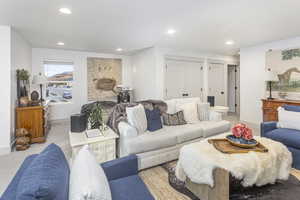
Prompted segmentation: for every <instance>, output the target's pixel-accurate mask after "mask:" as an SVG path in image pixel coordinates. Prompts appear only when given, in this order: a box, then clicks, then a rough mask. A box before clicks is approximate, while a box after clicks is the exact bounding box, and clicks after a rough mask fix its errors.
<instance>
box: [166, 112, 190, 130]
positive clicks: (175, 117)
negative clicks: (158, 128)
mask: <svg viewBox="0 0 300 200" xmlns="http://www.w3.org/2000/svg"><path fill="white" fill-rule="evenodd" d="M162 116H163V121H164V125H166V126H176V125H184V124H186V121H185V120H184V115H183V111H182V110H181V111H178V112H176V113H174V114H168V113H163V114H162Z"/></svg>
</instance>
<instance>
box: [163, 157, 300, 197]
mask: <svg viewBox="0 0 300 200" xmlns="http://www.w3.org/2000/svg"><path fill="white" fill-rule="evenodd" d="M175 165H176V162H171V163H167V164H164V165H162V168H163V169H165V170H166V171H167V172H168V179H169V184H170V185H171V186H172V187H173V188H174V189H175V190H176V191H178V192H180V193H182V194H184V195H185V196H188V197H189V198H190V199H191V200H200V199H199V198H197V197H196V196H195V195H194V194H193V193H192V192H190V191H189V190H188V189H187V188H186V187H185V183H184V182H182V181H180V180H178V179H177V178H176V176H175ZM229 199H230V200H287V199H288V200H299V199H300V181H299V180H298V179H297V178H296V177H295V176H293V175H290V177H289V179H288V180H287V181H278V182H276V184H272V185H271V184H270V185H266V186H263V187H249V188H244V187H242V186H241V184H240V182H239V181H238V180H236V179H234V178H233V177H230V198H229Z"/></svg>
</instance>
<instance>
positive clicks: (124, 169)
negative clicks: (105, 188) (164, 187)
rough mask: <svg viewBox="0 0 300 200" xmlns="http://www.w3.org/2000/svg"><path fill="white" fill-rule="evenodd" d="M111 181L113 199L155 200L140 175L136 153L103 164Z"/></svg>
mask: <svg viewBox="0 0 300 200" xmlns="http://www.w3.org/2000/svg"><path fill="white" fill-rule="evenodd" d="M101 166H102V168H103V170H104V172H105V174H106V177H107V179H108V181H109V186H110V191H111V194H112V199H113V200H141V199H143V200H154V198H153V196H152V195H151V193H150V192H149V190H148V189H147V187H146V185H145V184H144V182H143V181H142V179H141V178H140V177H139V175H138V160H137V156H136V155H130V156H127V157H124V158H119V159H117V160H112V161H109V162H106V163H103V164H101Z"/></svg>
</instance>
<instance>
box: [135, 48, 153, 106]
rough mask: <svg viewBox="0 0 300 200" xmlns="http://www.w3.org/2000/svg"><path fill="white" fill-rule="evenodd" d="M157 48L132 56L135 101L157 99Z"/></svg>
mask: <svg viewBox="0 0 300 200" xmlns="http://www.w3.org/2000/svg"><path fill="white" fill-rule="evenodd" d="M155 54H156V51H155V48H148V49H144V50H142V51H140V52H138V53H136V54H134V55H133V56H131V63H132V86H133V89H134V99H135V100H145V99H154V98H156V97H157V90H158V87H157V82H158V78H157V76H156V68H155V67H156V60H155V58H156V55H155Z"/></svg>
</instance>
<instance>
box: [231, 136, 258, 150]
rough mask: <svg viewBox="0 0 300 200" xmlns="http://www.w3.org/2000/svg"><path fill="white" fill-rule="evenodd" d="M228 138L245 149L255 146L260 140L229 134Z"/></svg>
mask: <svg viewBox="0 0 300 200" xmlns="http://www.w3.org/2000/svg"><path fill="white" fill-rule="evenodd" d="M226 139H227V141H228V142H230V144H232V145H234V146H237V147H241V148H245V149H249V148H253V147H255V146H257V145H258V142H257V141H256V140H255V139H251V140H246V139H244V138H238V137H235V136H234V135H227V136H226Z"/></svg>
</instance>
